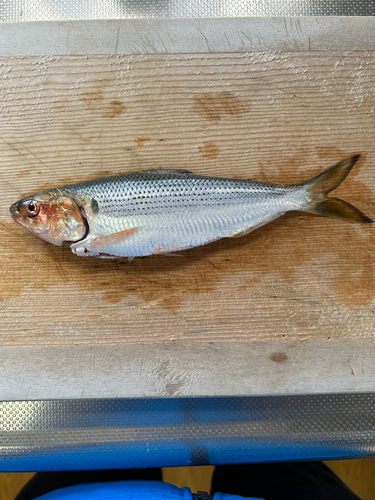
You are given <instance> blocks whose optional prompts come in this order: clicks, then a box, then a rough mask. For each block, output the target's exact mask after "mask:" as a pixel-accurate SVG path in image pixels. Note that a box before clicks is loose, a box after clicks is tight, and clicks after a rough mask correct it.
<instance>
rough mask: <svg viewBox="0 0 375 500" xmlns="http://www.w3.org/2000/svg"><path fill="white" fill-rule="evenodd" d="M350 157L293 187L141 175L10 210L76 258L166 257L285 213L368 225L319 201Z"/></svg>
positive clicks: (343, 207) (82, 186)
mask: <svg viewBox="0 0 375 500" xmlns="http://www.w3.org/2000/svg"><path fill="white" fill-rule="evenodd" d="M358 158H359V155H356V156H353V157H350V158H347V159H346V160H343V161H341V162H340V163H338V164H337V165H334V166H333V167H331V168H329V169H328V170H326V171H325V172H322V173H321V174H319V175H317V176H315V177H313V178H312V179H309V180H308V181H306V182H303V183H299V184H293V185H287V184H268V183H262V182H257V181H250V180H238V179H227V178H220V177H207V176H203V175H196V174H193V173H191V172H188V171H183V170H165V169H162V170H146V171H143V172H135V173H128V174H120V175H115V176H110V177H104V178H99V179H95V180H91V181H86V182H81V183H77V184H70V185H67V186H61V187H59V188H56V189H52V190H49V191H44V192H40V193H36V194H35V195H32V196H31V197H27V198H24V199H22V200H20V201H18V202H16V203H15V204H13V205H12V207H11V208H10V210H11V213H12V216H13V218H14V219H15V220H16V222H19V223H20V224H22V225H23V226H25V227H26V228H27V229H29V230H30V231H31V232H33V233H34V234H36V235H37V236H39V237H40V238H42V239H45V240H47V241H49V242H51V243H54V244H56V245H62V244H68V245H69V246H70V248H71V250H72V252H73V253H75V254H77V255H80V256H96V257H103V258H104V257H130V258H132V257H137V256H145V255H153V254H163V253H165V254H169V253H171V252H174V251H179V250H186V249H188V248H192V247H196V246H200V245H205V244H207V243H210V242H212V241H215V240H218V239H220V238H225V237H236V236H242V235H244V234H247V233H249V232H250V231H252V230H254V229H256V228H258V227H260V226H262V225H264V224H267V223H268V222H270V221H272V220H274V219H276V218H277V217H280V216H281V215H283V214H284V213H285V212H288V211H290V210H299V211H305V212H313V213H318V214H320V215H325V216H331V217H336V218H342V219H346V220H351V221H356V222H372V221H371V219H369V218H368V217H366V216H365V215H364V214H362V212H360V211H359V210H358V209H357V208H355V207H353V206H352V205H349V204H348V203H346V202H344V201H342V200H337V199H336V198H329V197H327V193H329V192H330V191H332V190H333V189H334V188H335V187H337V186H338V185H339V184H340V183H341V182H342V181H343V180H344V178H345V177H346V176H347V174H348V173H349V171H350V170H351V168H352V167H353V165H354V164H355V163H356V161H357V160H358Z"/></svg>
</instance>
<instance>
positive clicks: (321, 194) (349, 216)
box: [304, 155, 373, 223]
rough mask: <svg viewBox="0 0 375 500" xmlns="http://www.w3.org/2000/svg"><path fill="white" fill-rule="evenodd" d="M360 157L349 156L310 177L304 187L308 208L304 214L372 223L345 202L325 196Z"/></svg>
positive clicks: (344, 176) (338, 183) (336, 185)
mask: <svg viewBox="0 0 375 500" xmlns="http://www.w3.org/2000/svg"><path fill="white" fill-rule="evenodd" d="M359 157H360V155H355V156H351V157H350V158H346V159H345V160H342V161H340V163H337V164H336V165H334V166H333V167H331V168H329V169H327V170H325V171H324V172H321V173H320V174H318V175H316V176H315V177H312V178H311V179H309V180H308V181H307V182H305V183H304V185H305V186H306V188H307V196H308V203H309V206H308V208H305V209H304V211H305V212H311V213H314V214H318V215H323V216H325V217H335V218H336V219H345V220H348V221H351V222H368V223H370V222H373V221H372V220H371V219H370V218H369V217H367V215H365V214H364V213H362V212H361V211H360V210H358V208H356V207H353V205H350V203H347V202H346V201H343V200H339V199H338V198H329V197H328V196H327V194H328V193H329V192H330V191H332V190H333V189H335V188H337V187H338V186H339V185H340V184H341V182H342V181H343V180H344V179H345V178H346V176H347V175H348V174H349V172H350V170H351V169H352V167H353V166H354V164H355V163H356V162H357V160H358V158H359Z"/></svg>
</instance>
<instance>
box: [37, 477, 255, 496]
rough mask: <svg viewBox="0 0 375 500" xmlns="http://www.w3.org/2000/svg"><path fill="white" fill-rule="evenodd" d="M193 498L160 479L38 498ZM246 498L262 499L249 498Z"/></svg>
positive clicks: (63, 491)
mask: <svg viewBox="0 0 375 500" xmlns="http://www.w3.org/2000/svg"><path fill="white" fill-rule="evenodd" d="M107 499H108V500H193V496H192V494H191V491H190V489H189V488H177V486H173V485H172V484H168V483H162V482H159V481H115V482H113V483H95V484H79V485H75V486H69V487H67V488H61V489H59V490H54V491H51V492H50V493H47V494H46V495H42V496H40V497H38V500H107ZM213 500H244V499H243V497H240V496H238V495H227V494H223V493H215V495H214V499H213ZM246 500H262V499H259V498H253V497H252V498H247V499H246Z"/></svg>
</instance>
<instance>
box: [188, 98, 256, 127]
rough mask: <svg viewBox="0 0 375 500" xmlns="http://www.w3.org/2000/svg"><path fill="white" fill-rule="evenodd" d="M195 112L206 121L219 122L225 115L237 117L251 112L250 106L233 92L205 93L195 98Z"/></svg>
mask: <svg viewBox="0 0 375 500" xmlns="http://www.w3.org/2000/svg"><path fill="white" fill-rule="evenodd" d="M194 100H195V106H194V110H195V111H196V112H197V113H198V114H200V115H201V116H203V117H204V118H205V119H206V120H209V121H212V122H218V121H219V120H220V119H221V118H222V117H224V116H225V115H230V116H236V115H240V114H242V113H246V112H248V111H249V104H248V103H246V101H245V100H241V99H240V98H239V97H237V96H235V95H233V94H232V93H231V92H228V91H224V92H217V93H204V94H201V95H199V96H195V97H194Z"/></svg>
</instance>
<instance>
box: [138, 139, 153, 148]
mask: <svg viewBox="0 0 375 500" xmlns="http://www.w3.org/2000/svg"><path fill="white" fill-rule="evenodd" d="M134 141H135V143H136V145H137V146H138V147H139V148H141V147H143V144H144V143H145V142H146V141H151V138H150V137H137V138H136V139H134Z"/></svg>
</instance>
